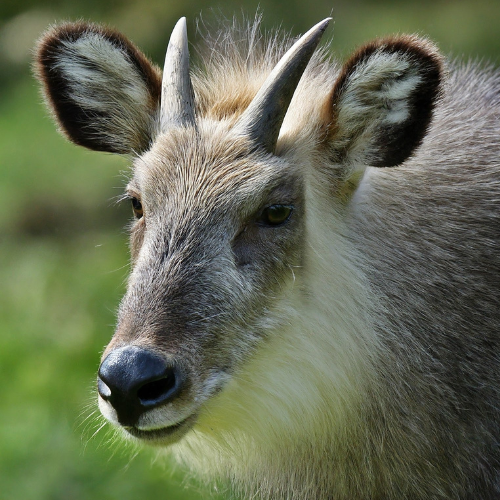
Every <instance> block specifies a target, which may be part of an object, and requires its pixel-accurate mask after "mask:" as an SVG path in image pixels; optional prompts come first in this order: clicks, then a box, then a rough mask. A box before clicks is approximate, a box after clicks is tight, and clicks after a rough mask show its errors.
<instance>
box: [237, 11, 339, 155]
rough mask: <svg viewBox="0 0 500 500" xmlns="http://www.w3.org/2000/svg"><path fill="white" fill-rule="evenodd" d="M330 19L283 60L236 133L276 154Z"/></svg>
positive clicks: (258, 93)
mask: <svg viewBox="0 0 500 500" xmlns="http://www.w3.org/2000/svg"><path fill="white" fill-rule="evenodd" d="M331 19H332V18H331V17H328V18H326V19H325V20H323V21H321V22H320V23H318V24H316V25H315V26H313V27H312V28H311V29H310V30H309V31H308V32H307V33H305V34H304V35H303V36H302V37H301V38H300V39H299V40H298V41H297V42H295V44H294V45H293V46H292V47H291V48H290V49H289V50H288V51H287V52H286V54H285V55H284V56H283V57H282V58H281V60H280V61H279V63H278V64H277V65H276V66H275V68H274V69H273V71H272V72H271V74H270V75H269V76H268V77H267V79H266V81H265V82H264V84H263V85H262V87H261V88H260V90H259V91H258V92H257V95H256V96H255V97H254V98H253V100H252V102H251V103H250V105H249V106H248V108H247V109H246V110H245V111H244V113H243V114H242V115H241V117H240V118H239V120H238V122H237V123H236V125H235V130H236V132H237V133H240V134H242V135H247V136H248V137H250V138H251V139H252V140H253V141H254V142H255V143H257V144H259V145H261V146H263V147H264V148H265V149H266V150H267V151H269V152H271V153H272V152H273V151H274V148H275V146H276V142H277V141H278V136H279V132H280V128H281V124H282V123H283V120H284V119H285V114H286V112H287V109H288V106H289V105H290V102H291V100H292V97H293V94H294V92H295V89H296V88H297V85H298V84H299V81H300V78H301V77H302V74H303V73H304V71H305V69H306V66H307V64H308V62H309V60H310V59H311V56H312V55H313V53H314V51H315V50H316V47H317V46H318V43H319V41H320V39H321V36H322V35H323V33H324V31H325V30H326V27H327V26H328V23H329V22H330V21H331Z"/></svg>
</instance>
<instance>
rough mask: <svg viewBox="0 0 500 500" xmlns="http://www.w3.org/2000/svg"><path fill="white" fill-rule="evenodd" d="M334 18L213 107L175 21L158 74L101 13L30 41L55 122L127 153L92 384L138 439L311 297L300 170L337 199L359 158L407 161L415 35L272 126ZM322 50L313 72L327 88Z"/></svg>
mask: <svg viewBox="0 0 500 500" xmlns="http://www.w3.org/2000/svg"><path fill="white" fill-rule="evenodd" d="M328 22H329V19H326V20H325V21H322V22H320V23H319V24H317V25H316V26H314V27H313V28H312V29H311V30H309V31H308V32H307V33H306V34H305V35H303V36H302V37H301V38H300V39H299V40H298V41H297V42H296V43H295V44H293V45H292V46H291V48H290V49H289V50H288V51H287V52H286V53H284V55H283V56H282V57H281V59H279V61H278V62H277V64H276V65H275V67H274V69H272V71H270V72H268V75H267V77H266V78H264V79H263V83H262V84H259V85H260V86H259V87H258V90H257V91H256V92H254V93H253V94H252V96H251V98H250V99H249V100H248V102H246V103H245V104H244V105H240V107H239V108H238V106H235V111H234V113H233V114H229V113H228V114H227V115H226V116H219V118H218V119H215V118H214V116H215V115H214V114H213V113H212V114H210V113H209V112H207V109H208V108H207V104H206V100H207V93H205V94H204V95H201V94H202V93H203V92H202V90H200V89H201V87H199V88H198V86H197V84H196V82H197V81H198V80H197V81H195V80H194V79H193V80H192V76H191V74H190V69H189V55H188V44H187V35H186V22H185V19H184V18H183V19H181V20H180V21H179V22H178V23H177V25H176V26H175V28H174V30H173V33H172V36H171V39H170V43H169V46H168V50H167V55H166V59H165V66H164V70H163V74H162V72H161V71H160V70H159V69H158V68H157V67H155V66H154V65H153V64H152V63H151V62H150V61H149V60H148V59H147V58H146V57H145V56H144V55H143V54H142V53H141V52H140V51H139V50H138V49H137V48H136V47H135V46H134V45H133V44H132V43H131V42H130V41H128V40H127V39H126V38H125V37H123V36H122V35H121V34H119V33H116V32H114V31H111V30H109V29H107V28H103V27H101V26H98V25H93V24H87V23H69V24H63V25H60V26H57V27H55V28H52V29H51V30H50V31H49V32H47V33H46V34H45V35H44V36H43V37H42V39H41V40H40V42H39V45H38V52H37V59H36V70H37V74H38V77H39V79H40V80H41V82H42V84H43V87H44V93H45V97H46V100H47V102H48V105H49V107H50V109H51V110H52V112H53V115H54V117H55V119H56V121H57V122H58V123H59V125H60V128H61V130H62V131H63V133H64V134H65V135H66V136H67V137H68V138H69V139H70V140H71V141H73V142H74V143H76V144H79V145H82V146H85V147H87V148H90V149H92V150H96V151H107V152H112V153H118V154H122V155H128V156H129V157H130V158H131V161H132V163H133V174H132V178H131V179H130V182H129V184H128V186H127V197H128V198H129V199H130V203H131V205H132V208H133V213H134V222H133V225H132V227H131V254H132V271H131V274H130V277H129V280H128V287H127V292H126V294H125V296H124V298H123V300H122V302H121V305H120V309H119V314H118V322H117V327H116V332H115V334H114V336H113V339H112V340H111V342H110V343H109V345H108V346H107V348H106V350H105V352H104V354H103V356H102V362H101V365H100V368H99V373H98V383H97V387H98V393H99V406H100V409H101V412H102V413H103V415H104V416H105V417H106V418H107V419H108V420H109V421H111V422H112V423H113V424H115V425H117V426H121V427H122V428H123V429H125V430H126V432H128V433H129V434H130V435H131V436H134V437H136V438H139V439H141V440H145V441H149V442H152V443H160V444H169V443H172V442H175V441H177V440H179V439H180V438H181V437H182V436H184V435H185V434H186V433H187V432H188V431H189V430H190V429H191V428H192V427H193V426H195V425H196V423H197V422H199V420H200V418H201V416H202V415H206V414H208V413H209V410H207V408H209V407H210V405H213V404H216V401H217V397H218V395H219V394H221V393H223V392H224V391H225V390H226V389H227V387H228V386H229V385H231V384H232V385H235V384H237V383H238V382H237V374H238V371H239V370H240V368H241V366H243V365H244V364H245V363H246V362H248V360H249V359H250V358H251V357H252V356H253V355H254V353H255V352H257V351H258V349H259V347H260V345H262V343H265V342H266V339H268V337H269V336H270V335H273V332H274V331H276V329H279V328H281V327H282V326H283V325H284V324H287V323H288V320H287V313H286V311H287V308H289V307H292V304H294V307H295V305H296V304H297V303H298V302H300V301H297V299H296V297H295V298H294V294H297V293H299V292H300V293H303V294H304V297H306V296H307V284H306V283H305V278H304V273H305V272H306V271H307V262H306V260H305V253H306V250H305V249H306V240H307V234H308V230H307V221H308V220H312V217H313V216H312V212H311V211H309V212H307V208H308V205H307V204H306V191H307V190H306V186H307V182H308V181H307V179H308V176H321V175H325V191H326V192H328V193H331V195H332V196H335V193H340V192H341V191H342V190H341V188H340V187H339V186H340V184H341V183H342V182H346V183H347V182H348V181H349V180H350V178H351V177H352V178H354V177H356V175H357V172H359V170H360V169H361V168H364V167H366V166H376V167H380V166H394V165H397V164H400V163H401V162H402V161H404V160H405V159H406V158H407V157H408V156H409V155H410V154H411V153H412V152H413V151H414V149H415V148H416V147H417V146H418V145H419V143H420V142H421V140H422V138H423V136H424V134H425V130H426V128H427V126H428V124H429V121H430V117H431V113H432V108H433V105H434V101H435V98H436V96H437V95H438V93H439V89H438V83H439V79H440V71H441V70H440V64H441V63H440V60H439V57H438V56H437V55H436V53H435V51H434V49H433V47H432V46H430V44H428V43H427V42H425V41H419V40H418V39H416V38H412V37H407V38H400V39H394V40H382V41H379V42H376V43H374V44H371V45H370V46H367V47H365V48H364V49H363V50H361V51H359V52H358V53H357V54H356V55H355V56H354V57H353V58H352V59H351V60H350V61H349V62H348V63H347V64H346V65H345V66H344V68H343V70H342V71H341V72H340V74H338V73H337V74H336V80H334V81H332V82H331V85H330V89H329V91H328V92H324V93H323V94H322V93H321V92H320V93H319V94H318V95H314V96H313V95H311V99H310V101H311V102H309V103H307V105H308V106H309V107H308V109H312V108H313V104H314V109H317V112H315V113H312V114H311V116H313V118H314V120H316V122H315V123H314V124H313V126H310V127H309V128H308V129H307V130H306V129H305V128H302V129H300V127H299V129H298V130H297V129H296V130H295V131H294V128H293V123H290V124H289V126H288V127H287V130H288V132H287V133H284V132H283V130H282V129H283V127H282V125H283V122H284V119H285V115H286V113H287V111H288V110H289V107H290V103H291V102H292V97H294V94H296V90H297V87H298V85H299V81H300V80H301V78H302V76H303V74H304V72H305V71H306V67H307V66H308V64H310V60H311V58H312V56H313V53H314V52H315V49H316V47H317V45H318V43H319V41H320V38H321V36H322V34H323V32H324V31H325V29H326V27H327V25H328ZM322 64H323V65H324V64H325V63H324V61H323V62H321V61H320V57H319V56H318V58H317V60H316V67H315V69H314V71H309V73H308V74H310V77H311V78H316V79H317V81H321V82H323V83H321V88H322V89H324V88H325V83H324V78H323V79H322V78H321V77H320V76H318V75H317V73H318V72H319V70H320V69H321V67H322V66H321V65H322ZM315 75H316V76H315ZM192 81H193V82H194V83H195V85H193V84H192ZM304 85H305V84H304ZM304 85H303V87H304V89H307V87H306V86H304ZM315 98H317V99H318V103H317V105H316V103H314V99H315ZM197 101H199V102H197ZM295 106H296V107H297V108H300V107H301V106H302V104H301V103H300V102H299V103H297V104H296V105H295ZM290 109H291V108H290ZM289 112H290V111H289ZM297 116H302V115H301V114H300V113H297ZM301 119H303V116H302V118H301ZM311 119H312V118H311ZM280 133H281V135H280ZM315 162H317V163H318V164H320V168H318V169H316V170H315V169H314V168H315V167H314V163H315ZM311 165H313V167H311ZM327 170H329V171H328V172H327ZM311 172H312V173H311ZM325 172H326V173H325ZM327 184H328V186H327ZM342 202H344V201H342ZM306 205H307V206H306ZM306 214H307V217H306ZM332 251H333V250H332ZM255 411H258V409H257V408H256V409H255Z"/></svg>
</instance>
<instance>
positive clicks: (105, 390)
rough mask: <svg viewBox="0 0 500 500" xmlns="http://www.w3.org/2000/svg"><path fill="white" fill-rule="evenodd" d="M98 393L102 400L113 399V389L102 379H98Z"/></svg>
mask: <svg viewBox="0 0 500 500" xmlns="http://www.w3.org/2000/svg"><path fill="white" fill-rule="evenodd" d="M97 392H98V393H99V395H100V396H101V398H102V399H105V400H108V399H109V398H110V397H111V389H110V388H109V387H108V386H107V385H106V384H105V383H104V382H103V380H102V379H101V377H98V379H97Z"/></svg>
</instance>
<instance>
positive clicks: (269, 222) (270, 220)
mask: <svg viewBox="0 0 500 500" xmlns="http://www.w3.org/2000/svg"><path fill="white" fill-rule="evenodd" d="M292 212H293V207H292V206H290V205H271V206H270V207H267V208H265V209H264V211H263V212H262V214H261V216H260V218H259V222H260V223H261V224H265V225H266V226H279V225H280V224H284V223H285V222H286V221H287V220H288V219H289V218H290V216H291V215H292Z"/></svg>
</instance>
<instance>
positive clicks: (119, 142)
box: [35, 23, 161, 154]
mask: <svg viewBox="0 0 500 500" xmlns="http://www.w3.org/2000/svg"><path fill="white" fill-rule="evenodd" d="M35 70H36V74H37V77H38V79H39V80H40V81H41V83H42V85H43V89H44V94H45V98H46V101H47V103H48V106H49V107H50V108H51V110H52V112H53V114H54V117H55V119H56V121H57V122H58V123H59V125H60V128H61V130H62V132H63V133H64V134H65V135H66V136H67V137H68V138H69V139H70V140H71V141H73V142H74V143H76V144H79V145H81V146H85V147H87V148H89V149H93V150H96V151H108V152H112V153H120V154H130V153H132V152H141V151H144V150H145V149H147V148H148V146H149V144H150V142H151V137H152V134H153V131H154V128H155V124H156V115H157V110H158V107H159V102H160V94H161V76H160V70H159V69H158V68H156V67H155V66H153V65H152V64H151V63H150V62H149V60H148V59H147V58H146V57H145V56H144V54H142V53H141V52H140V51H139V50H138V49H137V48H136V47H135V46H134V45H133V44H132V43H131V42H130V41H129V40H127V39H126V38H125V37H124V36H122V35H121V34H119V33H117V32H115V31H111V30H109V29H107V28H104V27H102V26H97V25H93V24H86V23H68V24H63V25H60V26H57V27H55V28H53V29H51V30H49V31H48V32H47V33H45V35H43V36H42V38H41V39H40V41H39V42H38V46H37V51H36V60H35Z"/></svg>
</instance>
